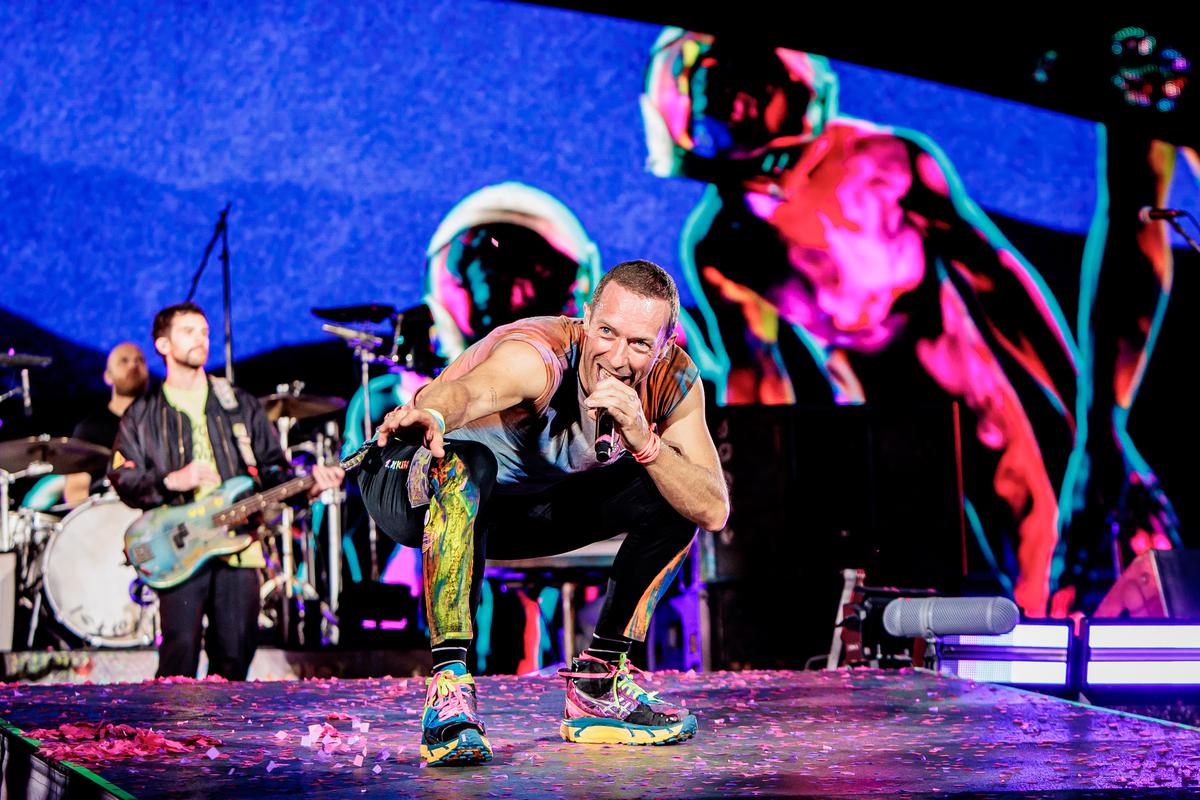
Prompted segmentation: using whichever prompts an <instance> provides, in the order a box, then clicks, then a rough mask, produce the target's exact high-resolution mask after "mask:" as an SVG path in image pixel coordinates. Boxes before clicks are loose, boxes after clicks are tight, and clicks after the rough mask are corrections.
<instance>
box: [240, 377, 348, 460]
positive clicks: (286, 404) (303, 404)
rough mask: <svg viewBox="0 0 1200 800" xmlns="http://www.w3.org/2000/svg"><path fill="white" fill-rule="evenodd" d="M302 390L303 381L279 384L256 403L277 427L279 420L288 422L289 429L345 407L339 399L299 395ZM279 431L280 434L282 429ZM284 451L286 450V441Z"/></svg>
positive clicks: (344, 402)
mask: <svg viewBox="0 0 1200 800" xmlns="http://www.w3.org/2000/svg"><path fill="white" fill-rule="evenodd" d="M303 389H304V381H292V382H291V383H290V384H288V383H281V384H279V385H278V386H276V387H275V393H274V394H269V395H267V396H266V397H260V398H258V402H259V403H261V404H262V407H263V408H264V409H265V410H266V412H267V418H268V419H270V420H271V422H274V423H276V425H277V426H278V423H279V421H280V420H289V424H288V425H287V427H288V428H291V427H292V425H293V424H294V423H295V422H296V421H298V420H302V419H308V418H309V417H319V416H321V415H323V414H330V413H332V412H334V411H341V410H342V409H343V408H345V407H346V401H345V400H343V399H341V398H340V397H320V396H317V395H311V394H301V391H302V390H303ZM280 430H281V432H282V430H283V429H282V428H281V429H280ZM284 449H287V443H286V440H285V441H284Z"/></svg>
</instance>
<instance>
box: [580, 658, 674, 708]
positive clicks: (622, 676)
mask: <svg viewBox="0 0 1200 800" xmlns="http://www.w3.org/2000/svg"><path fill="white" fill-rule="evenodd" d="M576 660H577V661H590V662H593V663H596V664H603V665H604V668H605V671H604V672H603V673H600V672H574V671H572V670H569V669H560V670H559V671H558V674H559V676H560V677H563V678H575V679H577V680H593V681H596V680H607V679H609V678H612V682H613V684H612V685H613V694H616V693H618V692H620V691H621V690H625V691H627V692H628V693H630V694H632V695H633V696H634V697H637V698H639V699H640V700H641V701H642V702H644V703H657V702H660V699H659V696H658V692H649V691H646V690H645V689H643V688H642V687H641V686H638V684H637V682H636V681H634V679H633V676H634V675H644V674H646V673H645V671H644V670H641V669H638V668H637V667H635V666H634V665H633V662H631V661H630V660H629V657H628V656H626V655H625V654H624V653H622V654H621V655H620V657H619V658H618V659H617V663H615V664H614V663H613V662H611V661H605V660H604V659H603V658H597V657H596V656H594V655H592V654H591V653H588V652H587V651H584V652H582V653H580V654H579V655H578V656H577V657H576Z"/></svg>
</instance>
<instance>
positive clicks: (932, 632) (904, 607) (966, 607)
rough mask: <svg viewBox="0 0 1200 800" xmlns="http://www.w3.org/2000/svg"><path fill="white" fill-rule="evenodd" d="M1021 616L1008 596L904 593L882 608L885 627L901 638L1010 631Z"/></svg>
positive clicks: (977, 634)
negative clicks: (938, 595) (913, 595)
mask: <svg viewBox="0 0 1200 800" xmlns="http://www.w3.org/2000/svg"><path fill="white" fill-rule="evenodd" d="M1019 618H1020V612H1018V611H1017V607H1016V605H1015V604H1014V603H1013V602H1012V601H1011V600H1009V599H1008V598H1006V597H920V598H913V597H901V598H898V599H896V600H893V601H892V602H890V603H888V605H887V608H885V609H884V610H883V628H884V630H886V631H887V632H888V633H889V634H891V635H892V636H896V637H898V638H901V639H914V638H917V637H925V638H929V637H931V636H948V635H951V634H960V635H968V636H971V635H974V636H986V635H998V634H1001V633H1008V632H1009V631H1011V630H1012V629H1013V628H1015V627H1016V625H1017V620H1018V619H1019Z"/></svg>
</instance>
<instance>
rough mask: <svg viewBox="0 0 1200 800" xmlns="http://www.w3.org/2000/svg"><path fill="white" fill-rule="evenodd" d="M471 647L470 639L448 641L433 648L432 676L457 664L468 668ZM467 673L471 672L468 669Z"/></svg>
mask: <svg viewBox="0 0 1200 800" xmlns="http://www.w3.org/2000/svg"><path fill="white" fill-rule="evenodd" d="M470 646H471V642H470V640H469V639H447V640H446V641H444V642H442V643H441V644H439V645H436V646H435V647H434V648H433V669H432V670H431V671H430V674H431V675H436V674H437V673H438V671H440V670H443V669H445V668H446V667H448V666H450V665H451V664H453V663H455V662H457V663H459V664H462V665H463V668H464V669H466V666H467V648H468V647H470ZM467 672H470V670H469V669H467Z"/></svg>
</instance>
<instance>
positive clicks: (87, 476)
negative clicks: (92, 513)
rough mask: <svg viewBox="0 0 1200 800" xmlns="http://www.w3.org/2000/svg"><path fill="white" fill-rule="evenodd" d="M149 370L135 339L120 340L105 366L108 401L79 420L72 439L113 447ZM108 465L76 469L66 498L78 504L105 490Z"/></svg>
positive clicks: (66, 489) (65, 499) (143, 392)
mask: <svg viewBox="0 0 1200 800" xmlns="http://www.w3.org/2000/svg"><path fill="white" fill-rule="evenodd" d="M149 380H150V373H149V372H148V371H147V369H146V354H145V353H143V352H142V348H140V347H138V346H137V345H136V344H134V343H133V342H121V343H120V344H119V345H117V346H116V347H114V348H113V349H112V350H111V351H109V354H108V361H107V362H106V363H105V367H104V383H105V384H106V385H107V386H108V387H109V388H110V389H111V392H110V395H109V399H108V404H107V405H105V406H103V407H102V408H98V409H96V410H95V411H94V412H93V413H91V414H90V415H88V416H87V417H84V418H83V419H82V420H80V422H79V424H78V425H76V426H75V432H74V433H72V434H71V437H72V438H73V439H82V440H83V441H85V442H91V443H92V444H98V445H100V446H101V447H106V448H108V449H110V450H111V449H112V446H113V442H114V441H116V438H117V428H118V427H119V426H120V424H121V415H122V414H124V413H125V409H127V408H129V406H131V405H133V401H134V400H137V399H138V398H139V397H141V396H142V395H143V394H145V393H146V386H147V384H148V382H149ZM107 468H108V464H107V463H105V462H101V463H99V464H97V466H96V467H95V469H93V470H92V471H91V472H76V473H73V474H71V475H68V476H67V480H66V484H65V486H64V487H63V500H64V501H65V502H66V504H67V505H69V506H75V505H78V504H79V503H81V502H83V501H84V500H85V499H87V497H88V495H92V494H100V493H102V492H103V491H104V489H105V478H104V473H105V470H106V469H107Z"/></svg>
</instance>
